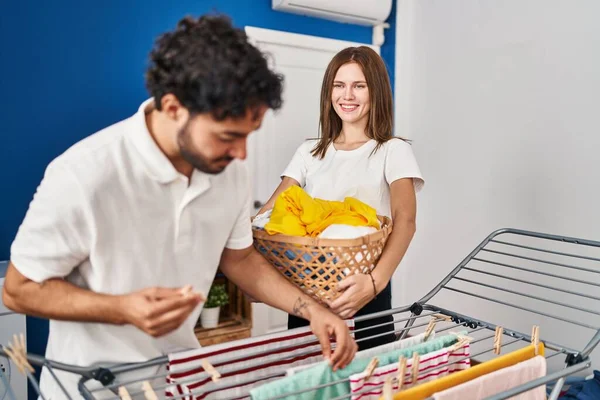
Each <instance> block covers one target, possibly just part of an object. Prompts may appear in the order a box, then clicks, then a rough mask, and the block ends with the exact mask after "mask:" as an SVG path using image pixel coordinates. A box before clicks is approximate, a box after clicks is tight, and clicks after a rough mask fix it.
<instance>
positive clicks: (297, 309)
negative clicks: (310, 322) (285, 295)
mask: <svg viewBox="0 0 600 400" xmlns="http://www.w3.org/2000/svg"><path fill="white" fill-rule="evenodd" d="M307 308H308V303H307V302H306V301H304V300H302V298H301V297H298V299H296V302H295V303H294V308H293V309H292V312H293V313H294V314H295V315H296V316H298V317H304V311H305V310H306V309H307Z"/></svg>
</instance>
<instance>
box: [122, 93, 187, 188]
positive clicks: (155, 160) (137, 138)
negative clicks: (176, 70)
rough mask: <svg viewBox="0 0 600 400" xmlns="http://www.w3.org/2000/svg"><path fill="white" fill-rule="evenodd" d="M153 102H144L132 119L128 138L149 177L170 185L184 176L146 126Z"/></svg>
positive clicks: (150, 100) (149, 100) (151, 100)
mask: <svg viewBox="0 0 600 400" xmlns="http://www.w3.org/2000/svg"><path fill="white" fill-rule="evenodd" d="M153 102H154V99H152V98H150V99H148V100H146V101H144V102H143V103H142V104H141V105H140V107H139V109H138V111H137V113H135V115H133V116H132V117H131V118H130V122H131V134H130V135H128V137H129V138H130V139H131V143H132V144H133V147H134V148H135V149H136V150H137V152H136V155H137V156H138V157H139V159H140V161H141V162H142V164H143V165H144V167H145V169H146V170H147V171H148V174H149V176H150V177H151V178H152V179H154V180H156V181H158V182H160V183H170V182H173V181H174V180H176V179H179V178H180V177H181V176H182V175H181V174H180V173H179V172H178V171H177V170H176V169H175V167H174V166H173V164H172V163H171V161H170V160H169V159H168V158H167V156H166V155H165V154H164V153H163V152H162V150H161V149H160V148H159V147H158V145H157V144H156V142H155V141H154V139H153V138H152V135H151V134H150V131H149V130H148V126H147V125H146V112H147V111H149V110H150V107H151V105H152V104H153Z"/></svg>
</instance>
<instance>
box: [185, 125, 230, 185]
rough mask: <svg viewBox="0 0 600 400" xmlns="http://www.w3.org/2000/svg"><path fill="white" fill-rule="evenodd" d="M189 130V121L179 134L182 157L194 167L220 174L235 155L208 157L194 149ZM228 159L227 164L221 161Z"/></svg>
mask: <svg viewBox="0 0 600 400" xmlns="http://www.w3.org/2000/svg"><path fill="white" fill-rule="evenodd" d="M190 136H191V135H190V131H189V122H188V123H186V124H185V126H184V127H183V128H182V129H181V131H179V134H178V135H177V143H178V145H179V153H180V154H181V157H182V158H183V159H184V160H185V161H187V162H188V163H190V164H191V165H192V166H193V167H194V168H196V169H197V170H199V171H202V172H204V173H207V174H220V173H221V172H223V171H224V170H225V168H226V167H227V165H229V162H231V161H233V157H229V156H225V157H220V158H216V159H208V158H206V157H204V156H203V155H201V154H198V153H197V152H194V151H193V150H192V144H191V142H192V141H191V137H190ZM223 161H228V163H227V164H220V165H219V163H220V162H223Z"/></svg>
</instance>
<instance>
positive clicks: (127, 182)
mask: <svg viewBox="0 0 600 400" xmlns="http://www.w3.org/2000/svg"><path fill="white" fill-rule="evenodd" d="M150 103H151V100H148V101H146V102H144V103H143V104H142V105H141V106H140V108H139V110H138V112H137V113H136V114H134V115H133V116H132V117H130V118H128V119H126V120H123V121H121V122H118V123H116V124H114V125H112V126H110V127H108V128H106V129H103V130H102V131H100V132H98V133H96V134H94V135H92V136H90V137H88V138H86V139H84V140H82V141H81V142H79V143H77V144H75V145H74V146H73V147H71V148H70V149H69V150H67V151H66V152H65V153H64V154H62V155H61V156H59V157H58V158H56V159H55V160H54V161H52V163H51V164H50V165H49V166H48V168H47V170H46V173H45V176H44V178H43V180H42V182H41V184H40V186H39V187H38V189H37V192H36V194H35V196H34V198H33V201H32V202H31V204H30V206H29V210H28V212H27V215H26V217H25V219H24V221H23V223H22V225H21V226H20V228H19V231H18V233H17V236H16V238H15V241H14V242H13V244H12V248H11V260H12V262H13V263H14V265H15V267H16V268H17V269H18V270H19V272H21V273H22V274H23V275H25V276H26V277H27V278H29V279H31V280H33V281H35V282H43V281H44V280H46V279H49V278H56V277H61V278H62V277H65V279H67V280H69V281H70V282H73V283H74V284H76V285H78V286H80V287H83V288H87V289H90V290H93V291H95V292H99V293H107V294H115V295H118V294H126V293H130V292H133V291H137V290H140V289H144V288H147V287H152V286H162V287H181V286H184V285H187V284H191V285H193V287H194V289H195V290H197V291H200V292H202V293H204V294H205V295H206V294H208V291H209V289H210V286H211V283H212V281H213V279H214V276H215V273H216V270H217V267H218V263H219V259H220V256H221V253H222V251H223V249H224V248H225V247H227V248H231V249H241V248H246V247H248V246H250V245H251V244H252V232H251V227H250V215H249V207H248V204H249V194H250V192H249V187H250V185H249V181H248V177H247V174H246V170H245V168H244V166H243V165H242V164H241V163H240V162H237V161H234V162H232V163H231V164H230V165H229V166H228V167H227V168H226V169H225V171H224V172H222V173H221V174H217V175H209V174H204V173H202V172H200V171H197V170H195V171H194V173H193V175H192V177H191V180H190V181H189V182H188V179H187V178H186V177H185V176H183V175H181V174H180V173H178V172H177V171H176V170H175V168H174V167H173V165H172V164H171V162H170V161H169V160H168V159H167V158H166V156H165V155H164V154H163V153H162V152H161V150H160V149H159V148H158V146H157V145H156V143H155V142H154V140H153V138H152V137H151V136H150V133H149V132H148V129H147V126H146V121H145V111H146V109H147V107H149V106H150ZM201 309H202V306H199V307H198V308H197V309H196V310H195V311H194V312H193V313H192V315H191V316H190V317H189V319H188V320H187V321H186V322H185V323H184V324H183V325H182V326H181V328H179V329H178V330H177V331H175V332H173V333H172V334H170V335H168V336H166V337H163V338H160V339H155V338H152V337H151V336H149V335H147V334H145V333H143V332H142V331H140V330H138V329H137V328H135V327H133V326H115V325H109V324H98V323H78V322H64V321H51V322H50V336H49V339H48V348H47V351H46V357H47V358H49V359H52V360H56V361H61V362H65V363H69V364H77V365H82V366H88V365H91V364H93V363H98V362H101V363H105V362H108V363H112V362H119V363H121V362H136V361H145V360H148V359H150V358H153V357H157V356H160V355H163V354H166V353H168V352H171V351H174V350H177V349H182V348H193V347H198V346H199V344H198V342H197V340H196V337H195V336H194V332H193V328H194V325H195V323H196V321H197V319H198V317H199V315H200V312H201ZM48 378H49V375H48V372H47V371H44V373H43V375H42V390H45V391H46V393H47V394H46V396H49V397H50V398H52V399H53V400H54V399H58V398H62V397H61V396H59V395H58V394H57V392H56V391H55V389H56V388H55V387H54V384H53V382H49V381H52V379H48ZM71 381H72V382H71V383H75V382H76V381H75V380H74V379H71ZM73 389H74V388H73ZM73 389H72V390H73ZM75 393H77V392H75Z"/></svg>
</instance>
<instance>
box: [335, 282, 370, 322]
mask: <svg viewBox="0 0 600 400" xmlns="http://www.w3.org/2000/svg"><path fill="white" fill-rule="evenodd" d="M337 289H338V290H339V291H341V292H343V293H342V295H341V296H340V297H338V298H337V299H335V300H334V301H332V302H329V307H330V308H331V311H332V312H333V313H335V314H337V315H339V316H340V318H344V319H347V318H352V317H353V316H354V315H355V314H356V313H357V312H358V311H359V310H360V309H362V308H363V307H364V306H366V305H367V304H368V303H369V302H370V301H371V300H373V298H374V297H375V293H374V292H373V283H372V282H371V277H369V275H367V274H357V275H352V276H349V277H347V278H346V279H344V280H343V281H341V282H340V283H339V284H338V287H337Z"/></svg>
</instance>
